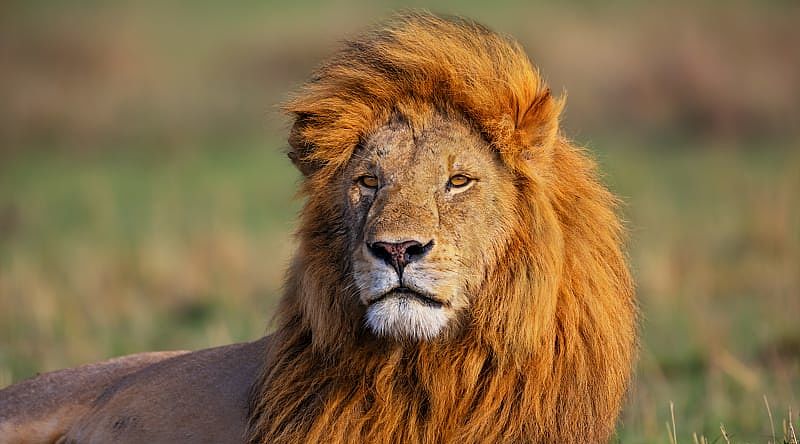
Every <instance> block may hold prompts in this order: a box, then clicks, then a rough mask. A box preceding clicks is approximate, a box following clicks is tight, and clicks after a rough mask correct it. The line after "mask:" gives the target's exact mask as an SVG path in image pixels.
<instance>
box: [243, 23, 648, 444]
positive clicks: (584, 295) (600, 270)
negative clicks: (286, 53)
mask: <svg viewBox="0 0 800 444" xmlns="http://www.w3.org/2000/svg"><path fill="white" fill-rule="evenodd" d="M398 107H402V109H403V112H404V114H405V115H406V116H408V117H410V118H411V119H413V118H414V117H415V110H424V109H428V108H430V107H433V108H435V109H439V110H443V111H446V112H448V113H453V112H455V113H458V114H459V115H460V116H463V118H464V119H465V120H466V121H467V122H468V123H469V125H471V126H472V128H473V129H474V130H475V131H476V132H477V133H479V134H480V135H481V136H482V137H484V138H485V140H486V141H487V142H488V143H489V144H490V145H491V146H492V147H493V149H495V150H497V151H498V152H499V153H500V154H501V157H502V159H503V162H504V163H505V165H506V166H507V168H508V169H509V171H511V172H513V175H514V178H515V190H516V192H515V193H513V194H510V195H508V196H507V199H509V201H510V202H511V203H512V205H513V208H514V209H515V211H514V214H512V215H507V216H508V217H513V218H514V220H515V224H514V227H513V229H512V232H511V233H508V239H510V240H509V241H508V242H506V243H505V244H504V245H501V246H499V247H498V248H494V249H492V250H490V252H489V253H488V254H493V255H495V257H493V258H492V259H493V260H492V261H491V262H492V263H493V264H495V266H493V267H492V268H491V270H489V271H488V272H487V274H486V276H485V278H484V281H483V283H482V285H481V288H480V290H479V291H478V292H477V294H475V295H472V303H471V305H470V307H469V309H468V312H467V313H466V314H465V320H464V328H463V331H461V333H460V334H458V335H456V336H454V337H448V338H446V339H442V340H434V341H427V342H424V341H423V342H404V341H394V340H386V339H379V338H375V337H374V335H371V334H370V333H369V332H367V331H365V330H364V328H363V323H362V322H360V320H359V316H361V315H363V308H360V307H359V306H358V304H357V297H356V296H354V293H353V288H352V287H353V285H352V269H351V266H350V264H349V255H348V254H349V253H348V251H347V250H348V245H347V242H346V240H345V233H346V232H347V230H348V229H349V227H347V226H345V225H346V224H345V222H344V220H343V219H342V217H341V212H342V208H341V205H342V203H341V202H338V201H337V198H336V196H337V194H336V192H335V185H334V183H335V182H336V180H337V178H338V175H339V174H340V173H341V171H342V169H343V167H344V166H345V165H346V164H347V162H348V161H349V160H350V158H351V156H352V154H353V151H354V149H356V147H357V145H358V144H359V143H360V142H361V141H362V138H363V137H364V136H365V135H366V134H368V133H369V132H370V131H372V130H373V129H374V128H375V127H377V126H378V125H381V124H383V123H385V122H386V121H387V119H389V117H390V116H391V115H392V113H394V112H397V110H398ZM561 108H562V102H561V101H560V100H557V99H555V98H553V97H551V95H550V93H549V90H548V89H547V88H546V86H545V85H544V83H543V82H542V80H541V78H540V77H539V75H538V73H537V71H536V70H535V69H534V68H533V66H532V65H531V63H530V62H529V60H528V58H527V57H526V55H525V53H524V52H523V50H522V49H521V48H520V47H519V45H518V44H516V43H515V42H513V41H511V40H509V39H507V38H505V37H502V36H500V35H498V34H495V33H493V32H491V31H489V30H487V29H485V28H483V27H481V26H480V25H476V24H474V23H472V22H468V21H465V20H460V19H442V18H437V17H434V16H430V15H426V14H412V15H406V16H402V17H399V18H397V19H396V20H394V21H393V22H391V23H390V24H389V25H388V26H386V27H382V28H380V29H378V30H375V31H373V32H370V33H367V34H366V35H364V36H362V37H360V38H358V39H355V40H353V41H351V42H349V43H347V45H346V47H345V48H344V49H343V50H342V51H341V52H340V53H338V54H337V55H335V56H334V57H333V58H332V59H331V60H330V61H329V62H328V63H326V64H325V65H323V66H322V67H321V68H320V69H319V70H318V72H317V73H316V74H315V76H314V77H313V79H312V80H311V81H310V82H309V83H307V84H306V85H305V86H304V87H303V88H302V89H301V91H300V92H299V94H298V95H297V96H296V97H294V98H293V99H292V100H291V101H290V102H289V103H288V105H287V110H288V111H289V112H290V113H291V114H292V115H293V116H294V118H295V122H294V126H293V129H292V133H291V136H290V144H291V145H292V152H291V153H290V156H291V157H292V158H293V160H294V161H295V163H296V164H297V165H298V166H299V167H300V169H301V170H302V171H303V172H304V173H305V174H306V179H305V183H304V188H303V189H304V193H305V197H306V199H307V200H306V204H305V208H304V210H303V213H302V220H301V226H300V229H299V233H298V234H299V239H300V247H299V248H300V249H299V251H298V254H297V255H296V258H295V262H294V264H293V266H292V269H291V271H290V274H289V277H288V282H287V291H286V294H285V297H284V299H283V300H282V303H281V307H280V311H279V313H278V318H277V319H278V330H277V332H276V334H275V335H274V338H273V341H274V342H273V345H272V349H271V353H270V356H269V357H268V361H269V362H270V365H268V366H265V368H264V369H263V371H262V374H261V376H260V378H259V380H258V381H257V382H256V384H255V386H254V389H253V392H252V395H251V406H250V408H251V411H250V418H249V430H248V435H247V440H248V441H249V442H251V443H296V442H327V443H343V442H370V443H387V442H397V443H399V442H403V443H413V442H430V443H434V442H462V443H471V442H539V443H545V442H547V443H549V442H559V443H568V442H583V443H585V442H605V441H607V440H608V439H609V437H610V435H611V434H612V433H613V430H614V426H615V422H616V419H617V416H618V413H619V410H620V408H621V402H622V400H623V398H624V394H625V392H626V388H627V385H628V381H629V378H630V374H631V366H632V362H633V359H634V354H635V348H636V328H635V321H636V319H635V318H636V307H635V301H634V297H633V289H632V282H631V278H630V275H629V272H628V268H627V265H626V260H625V257H624V254H623V253H622V251H621V243H622V227H621V224H620V221H619V219H618V217H617V215H616V214H615V207H616V205H617V202H616V200H615V198H614V197H613V196H612V195H611V194H610V193H609V192H608V191H607V190H606V189H605V188H604V187H603V186H602V185H601V184H600V182H599V181H598V179H597V173H596V169H595V165H594V163H593V162H592V161H591V160H590V159H589V158H588V157H587V156H586V155H585V153H584V152H583V151H582V150H580V149H578V148H576V147H574V146H573V145H572V144H571V143H570V142H569V141H568V140H567V139H566V138H564V137H563V136H562V135H561V134H560V133H559V125H558V116H559V113H560V110H561ZM420 112H422V111H420Z"/></svg>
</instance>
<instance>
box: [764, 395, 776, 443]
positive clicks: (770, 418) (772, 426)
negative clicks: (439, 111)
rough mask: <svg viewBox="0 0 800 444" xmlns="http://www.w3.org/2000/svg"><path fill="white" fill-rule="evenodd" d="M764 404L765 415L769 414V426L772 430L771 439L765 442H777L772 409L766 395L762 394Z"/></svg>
mask: <svg viewBox="0 0 800 444" xmlns="http://www.w3.org/2000/svg"><path fill="white" fill-rule="evenodd" d="M764 405H766V406H767V415H768V416H769V427H770V429H771V430H772V441H767V444H769V443H770V442H771V443H772V444H775V443H777V442H778V441H777V438H776V437H775V423H774V422H773V421H772V411H771V410H770V408H769V401H767V395H764Z"/></svg>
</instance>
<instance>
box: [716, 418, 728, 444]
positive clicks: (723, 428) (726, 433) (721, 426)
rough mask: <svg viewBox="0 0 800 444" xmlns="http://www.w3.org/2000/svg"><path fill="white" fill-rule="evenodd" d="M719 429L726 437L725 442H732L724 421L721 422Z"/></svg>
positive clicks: (724, 437) (723, 436)
mask: <svg viewBox="0 0 800 444" xmlns="http://www.w3.org/2000/svg"><path fill="white" fill-rule="evenodd" d="M719 431H720V432H722V438H723V439H725V442H726V443H727V444H731V440H730V438H729V437H728V432H726V431H725V426H724V425H723V424H722V423H720V424H719Z"/></svg>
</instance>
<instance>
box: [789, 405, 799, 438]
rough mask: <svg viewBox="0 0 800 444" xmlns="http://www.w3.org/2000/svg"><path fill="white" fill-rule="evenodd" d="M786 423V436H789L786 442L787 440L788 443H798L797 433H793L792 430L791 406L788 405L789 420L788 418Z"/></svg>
mask: <svg viewBox="0 0 800 444" xmlns="http://www.w3.org/2000/svg"><path fill="white" fill-rule="evenodd" d="M788 423H789V426H788V433H787V435H788V438H789V441H788V442H789V444H798V442H797V433H795V431H794V419H793V418H792V408H791V407H789V420H788Z"/></svg>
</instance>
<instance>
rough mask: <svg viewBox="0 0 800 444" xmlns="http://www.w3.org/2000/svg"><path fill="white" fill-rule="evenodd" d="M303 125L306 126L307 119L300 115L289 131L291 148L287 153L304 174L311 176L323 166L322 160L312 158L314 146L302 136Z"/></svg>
mask: <svg viewBox="0 0 800 444" xmlns="http://www.w3.org/2000/svg"><path fill="white" fill-rule="evenodd" d="M303 127H305V119H303V118H302V117H298V118H297V119H296V120H295V122H294V125H292V130H291V131H290V132H289V146H290V147H291V148H290V150H289V152H288V153H287V155H288V156H289V159H291V161H292V163H293V164H294V166H295V167H297V169H298V170H300V172H301V173H303V176H305V177H309V176H311V175H313V174H314V173H316V172H317V171H319V169H320V168H322V162H320V161H319V160H314V159H312V158H311V154H312V153H313V152H314V146H313V145H311V144H310V143H308V142H306V141H305V139H304V138H303V137H302V130H303Z"/></svg>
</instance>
